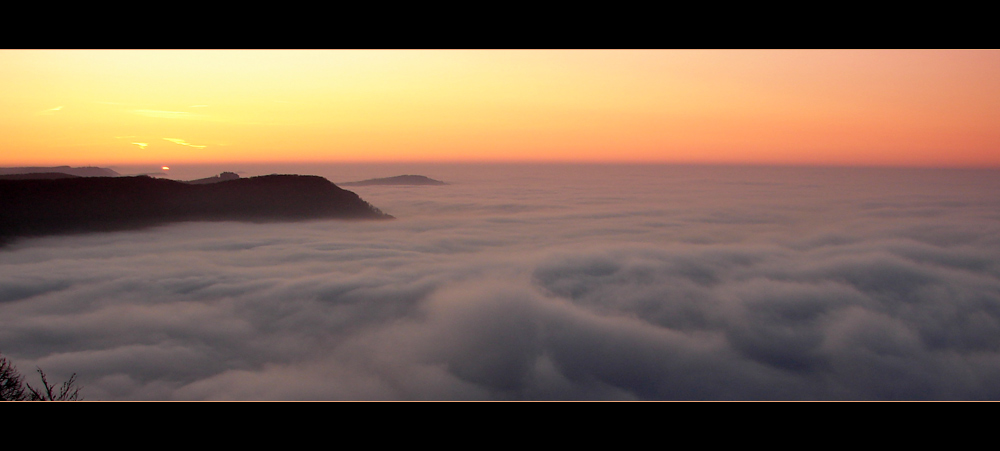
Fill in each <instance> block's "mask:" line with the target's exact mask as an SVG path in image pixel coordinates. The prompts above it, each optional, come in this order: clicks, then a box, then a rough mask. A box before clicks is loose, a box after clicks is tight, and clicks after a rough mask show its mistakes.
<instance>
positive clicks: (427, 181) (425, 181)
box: [341, 175, 447, 186]
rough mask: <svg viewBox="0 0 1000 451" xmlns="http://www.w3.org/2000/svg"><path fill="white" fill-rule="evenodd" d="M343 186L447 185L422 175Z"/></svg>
mask: <svg viewBox="0 0 1000 451" xmlns="http://www.w3.org/2000/svg"><path fill="white" fill-rule="evenodd" d="M341 185H343V186H371V185H447V183H445V182H442V181H440V180H434V179H432V178H429V177H425V176H422V175H397V176H395V177H385V178H379V179H368V180H362V181H360V182H345V183H341Z"/></svg>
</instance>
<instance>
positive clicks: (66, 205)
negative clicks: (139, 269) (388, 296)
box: [0, 175, 392, 244]
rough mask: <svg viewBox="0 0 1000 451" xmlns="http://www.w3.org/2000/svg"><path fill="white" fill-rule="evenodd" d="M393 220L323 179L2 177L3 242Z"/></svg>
mask: <svg viewBox="0 0 1000 451" xmlns="http://www.w3.org/2000/svg"><path fill="white" fill-rule="evenodd" d="M319 218H343V219H391V218H392V216H389V215H387V214H385V213H382V212H381V211H380V210H379V209H377V208H375V207H373V206H372V205H370V204H369V203H368V202H365V201H364V200H362V199H361V198H360V197H358V195H357V194H355V193H353V192H351V191H347V190H344V189H342V188H340V187H338V186H337V185H334V184H333V183H331V182H330V181H329V180H326V179H325V178H322V177H317V176H304V175H268V176H261V177H250V178H238V179H233V180H226V181H220V182H216V183H208V184H188V183H184V182H178V181H173V180H166V179H155V178H151V177H144V176H139V177H76V178H62V179H50V180H44V179H35V180H0V244H2V243H4V242H7V241H10V240H11V239H13V238H16V237H22V236H40V235H48V234H58V233H74V232H91V231H113V230H124V229H132V228H139V227H147V226H152V225H158V224H165V223H169V222H178V221H287V220H305V219H319Z"/></svg>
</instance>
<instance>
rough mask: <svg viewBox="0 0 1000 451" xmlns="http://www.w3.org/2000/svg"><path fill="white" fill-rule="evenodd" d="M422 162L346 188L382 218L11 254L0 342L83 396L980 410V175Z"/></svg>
mask: <svg viewBox="0 0 1000 451" xmlns="http://www.w3.org/2000/svg"><path fill="white" fill-rule="evenodd" d="M338 170H342V169H334V168H330V169H329V171H331V174H322V175H328V176H329V177H330V178H331V179H332V180H339V179H340V178H344V179H349V178H350V177H340V178H338V176H339V174H336V173H333V172H334V171H338ZM428 170H431V169H429V168H416V169H413V170H410V171H406V172H407V173H422V174H424V175H427V176H429V177H432V178H435V179H440V180H445V181H448V182H451V183H453V184H452V185H449V186H440V187H439V186H434V187H359V188H357V189H355V191H356V192H357V193H358V194H359V195H361V197H362V198H364V199H365V200H367V201H369V202H371V203H372V204H373V205H376V206H378V207H379V208H381V209H383V210H384V211H386V212H388V213H390V214H393V215H394V216H396V217H397V218H399V219H397V220H396V221H388V222H386V221H381V222H377V223H372V222H349V221H347V222H345V221H317V222H305V223H286V224H242V223H188V224H177V225H172V226H166V227H159V228H154V229H148V230H142V231H133V232H120V233H106V234H90V235H78V236H67V237H48V238H41V239H32V240H24V241H20V242H17V243H15V244H14V245H11V246H9V247H7V248H5V249H3V250H0V352H3V353H4V354H5V355H7V356H9V357H11V358H12V360H13V361H14V362H15V363H17V364H18V365H19V367H20V368H21V369H22V371H23V370H25V369H30V368H34V367H35V366H39V367H42V368H43V369H45V370H46V371H47V372H48V373H50V374H51V375H52V376H53V378H55V377H63V378H65V377H68V376H69V374H70V373H72V372H76V373H78V374H79V380H80V382H81V384H82V385H84V386H85V388H84V392H83V393H84V396H85V397H86V398H87V399H103V400H112V399H161V400H167V399H198V400H201V399H236V400H244V399H287V400H313V399H317V400H325V399H416V400H419V399H504V400H506V399H626V400H629V399H694V400H707V399H1000V385H998V384H996V383H995V381H997V380H1000V379H998V378H1000V214H998V213H996V212H997V211H1000V209H998V207H1000V195H998V194H997V193H1000V190H998V189H997V188H998V187H997V186H996V185H997V184H998V182H997V180H1000V178H998V177H996V174H995V173H991V172H988V171H926V170H881V171H876V170H857V169H854V170H851V169H827V170H818V169H790V168H786V169H777V168H775V169H768V168H724V167H718V168H699V167H683V166H675V167H669V166H665V167H606V168H601V167H586V166H583V167H557V166H528V167H478V168H477V167H464V168H450V169H449V168H439V169H438V170H439V172H437V173H427V172H426V171H428ZM421 171H424V172H421ZM449 171H450V172H449ZM401 173H402V172H401ZM374 175H376V176H377V175H384V176H388V175H394V174H374ZM358 176H359V177H362V178H364V177H367V176H368V174H358ZM23 372H25V373H27V372H28V371H23Z"/></svg>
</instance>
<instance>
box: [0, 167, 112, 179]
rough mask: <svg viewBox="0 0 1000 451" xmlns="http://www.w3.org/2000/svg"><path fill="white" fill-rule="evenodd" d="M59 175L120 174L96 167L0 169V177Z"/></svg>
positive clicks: (105, 175)
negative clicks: (12, 175) (13, 175)
mask: <svg viewBox="0 0 1000 451" xmlns="http://www.w3.org/2000/svg"><path fill="white" fill-rule="evenodd" d="M53 172H56V173H60V174H69V175H75V176H77V177H118V176H120V175H121V174H119V173H117V172H115V171H113V170H111V169H108V168H98V167H92V166H88V167H82V168H71V167H69V166H53V167H23V168H0V175H8V174H38V173H53Z"/></svg>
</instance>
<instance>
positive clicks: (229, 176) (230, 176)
mask: <svg viewBox="0 0 1000 451" xmlns="http://www.w3.org/2000/svg"><path fill="white" fill-rule="evenodd" d="M238 178H240V176H239V174H237V173H235V172H223V173H221V174H219V175H216V176H212V177H206V178H203V179H198V180H188V181H187V182H184V183H189V184H192V185H205V184H208V183H219V182H224V181H226V180H236V179H238Z"/></svg>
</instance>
